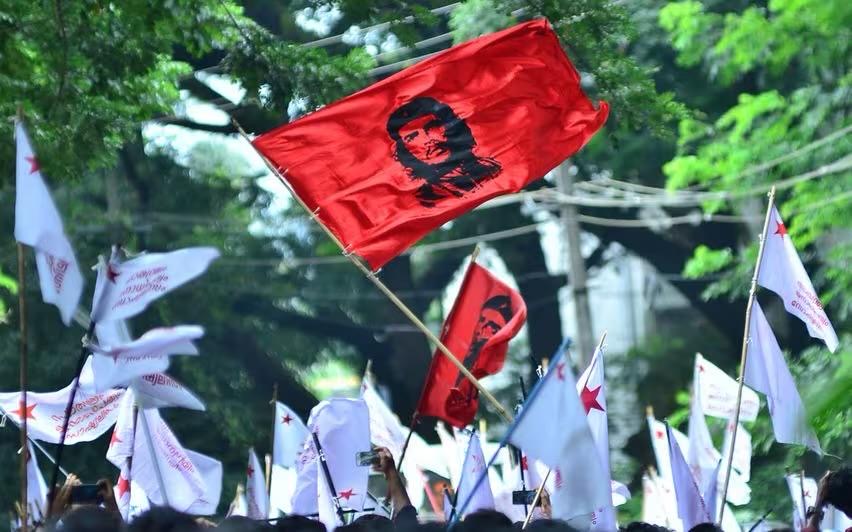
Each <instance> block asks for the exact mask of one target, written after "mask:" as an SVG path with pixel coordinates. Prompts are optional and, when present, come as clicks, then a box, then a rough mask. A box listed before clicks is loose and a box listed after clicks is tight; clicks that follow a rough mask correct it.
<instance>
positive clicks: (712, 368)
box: [694, 353, 760, 421]
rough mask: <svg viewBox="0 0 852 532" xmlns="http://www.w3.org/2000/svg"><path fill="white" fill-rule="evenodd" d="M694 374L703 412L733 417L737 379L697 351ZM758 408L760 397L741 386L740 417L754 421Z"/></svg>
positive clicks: (735, 405)
mask: <svg viewBox="0 0 852 532" xmlns="http://www.w3.org/2000/svg"><path fill="white" fill-rule="evenodd" d="M694 375H696V376H697V377H695V378H694V381H695V382H697V383H698V385H697V394H698V397H699V398H700V400H701V407H702V409H703V410H704V414H705V415H707V416H712V417H720V418H723V419H728V418H730V417H733V414H734V409H735V408H736V407H737V388H738V387H739V384H738V383H737V381H736V380H734V379H732V378H731V377H729V376H728V374H727V373H725V372H724V371H722V370H721V369H720V368H719V367H718V366H716V365H715V364H713V363H712V362H710V361H709V360H707V359H706V358H704V357H703V356H701V355H700V354H699V353H696V354H695V369H694ZM759 410H760V398H759V397H758V396H757V393H755V391H754V390H752V389H751V388H749V387H748V386H743V397H742V405H741V406H740V419H741V420H742V421H754V420H755V419H757V412H758V411H759Z"/></svg>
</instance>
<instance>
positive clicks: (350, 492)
mask: <svg viewBox="0 0 852 532" xmlns="http://www.w3.org/2000/svg"><path fill="white" fill-rule="evenodd" d="M353 495H355V491H354V490H353V489H352V488H349V489H348V490H343V491H341V492H340V498H341V499H346V500H347V501H348V500H349V499H350V498H351V497H352V496H353Z"/></svg>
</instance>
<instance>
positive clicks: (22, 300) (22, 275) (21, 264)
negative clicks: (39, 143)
mask: <svg viewBox="0 0 852 532" xmlns="http://www.w3.org/2000/svg"><path fill="white" fill-rule="evenodd" d="M16 117H17V121H18V122H22V121H23V119H24V109H23V107H22V106H21V104H18V110H17V113H16ZM16 171H17V170H16ZM16 183H17V181H16ZM15 186H17V184H16V185H15ZM17 247H18V326H19V332H20V339H19V345H20V361H19V364H20V376H19V377H20V385H21V400H20V404H19V405H18V408H20V412H21V415H20V416H19V417H20V418H21V449H22V451H21V508H22V509H23V515H22V516H21V530H22V531H23V532H27V528H28V526H29V525H28V524H27V521H28V520H29V519H28V517H29V516H28V515H27V460H29V447H28V446H27V381H28V380H29V379H28V377H27V368H28V365H29V360H28V350H27V297H26V291H27V279H26V272H25V268H26V265H27V259H26V257H25V256H24V245H23V244H21V243H20V242H18V246H17Z"/></svg>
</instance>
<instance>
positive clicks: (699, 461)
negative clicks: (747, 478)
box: [685, 357, 722, 508]
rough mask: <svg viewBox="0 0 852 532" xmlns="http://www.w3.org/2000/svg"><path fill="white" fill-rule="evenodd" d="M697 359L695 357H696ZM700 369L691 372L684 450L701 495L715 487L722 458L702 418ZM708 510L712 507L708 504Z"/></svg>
mask: <svg viewBox="0 0 852 532" xmlns="http://www.w3.org/2000/svg"><path fill="white" fill-rule="evenodd" d="M696 358H697V357H696ZM699 375H700V369H699V367H698V366H697V365H696V367H695V370H694V371H693V391H692V401H691V405H690V409H689V430H688V438H689V448H688V449H686V450H685V451H686V461H687V463H688V464H689V469H690V470H691V471H692V476H693V477H695V482H696V483H697V484H698V488H699V489H700V490H701V492H702V493H704V492H705V491H707V490H708V489H710V487H711V485H712V486H713V487H715V485H716V477H717V476H718V475H717V474H716V470H717V468H718V466H719V460H720V459H721V458H722V457H721V455H720V454H719V451H717V450H716V447H714V446H713V438H712V437H711V436H710V430H709V429H708V428H707V420H706V419H705V418H704V410H703V408H702V404H701V392H700V387H701V382H700V380H699ZM708 506H709V507H710V508H712V507H713V505H711V504H709V503H708Z"/></svg>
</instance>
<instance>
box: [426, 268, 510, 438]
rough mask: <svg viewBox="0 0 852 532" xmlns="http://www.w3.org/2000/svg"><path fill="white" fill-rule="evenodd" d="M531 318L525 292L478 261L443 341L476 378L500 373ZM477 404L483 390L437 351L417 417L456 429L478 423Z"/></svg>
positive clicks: (464, 284) (449, 318)
mask: <svg viewBox="0 0 852 532" xmlns="http://www.w3.org/2000/svg"><path fill="white" fill-rule="evenodd" d="M526 319H527V306H526V304H525V303H524V300H523V299H522V298H521V294H519V293H518V292H517V291H515V290H513V289H512V288H510V287H509V286H507V285H506V284H504V283H503V282H501V281H499V280H498V279H497V278H496V277H494V276H493V275H491V273H490V272H489V271H488V270H486V269H485V268H483V267H482V266H480V265H478V264H476V263H475V262H474V263H471V265H470V267H469V268H468V270H467V273H466V274H465V277H464V280H463V281H462V285H461V289H460V290H459V295H458V297H456V301H455V303H454V304H453V308H452V310H451V311H450V314H449V316H447V320H446V321H445V322H444V329H443V332H442V333H441V342H442V343H443V344H444V345H445V346H447V348H448V349H449V350H450V352H451V353H453V355H455V357H456V358H457V359H458V360H460V361H461V362H462V363H463V364H464V366H465V367H466V368H467V369H468V370H470V372H471V373H472V374H473V376H474V377H476V378H477V379H481V378H483V377H485V376H487V375H493V374H495V373H497V372H498V371H500V369H501V368H502V367H503V362H504V361H505V360H506V352H507V351H508V350H509V340H511V339H512V338H514V337H515V335H516V334H518V331H520V330H521V327H523V325H524V322H526ZM478 405H479V403H478V392H477V390H476V388H475V387H474V386H473V383H471V382H470V380H468V379H467V378H465V376H464V375H462V373H461V372H460V371H459V370H458V368H456V366H455V365H454V364H453V363H452V362H450V361H449V360H447V358H446V357H445V356H443V355H442V354H441V353H437V352H436V353H435V355H434V356H433V357H432V366H431V367H430V369H429V375H428V376H427V377H426V383H425V384H424V386H423V392H422V394H421V396H420V402H419V404H418V406H417V415H420V416H431V417H437V418H440V419H443V420H444V421H446V422H447V423H449V424H451V425H454V426H456V427H464V426H465V425H469V424H470V423H471V422H472V421H473V418H474V416H476V409H477V407H478Z"/></svg>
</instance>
